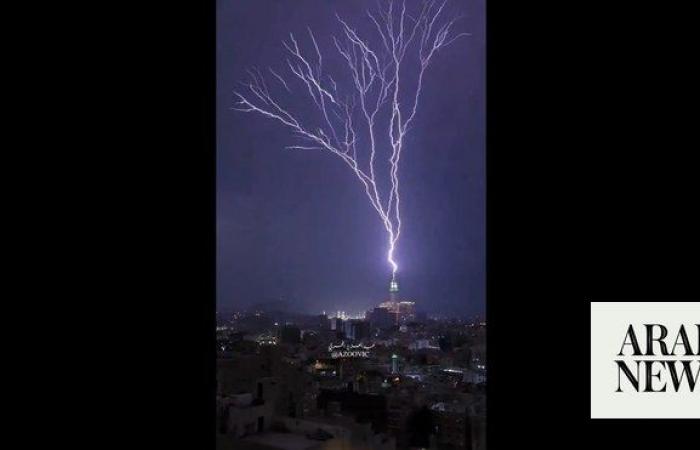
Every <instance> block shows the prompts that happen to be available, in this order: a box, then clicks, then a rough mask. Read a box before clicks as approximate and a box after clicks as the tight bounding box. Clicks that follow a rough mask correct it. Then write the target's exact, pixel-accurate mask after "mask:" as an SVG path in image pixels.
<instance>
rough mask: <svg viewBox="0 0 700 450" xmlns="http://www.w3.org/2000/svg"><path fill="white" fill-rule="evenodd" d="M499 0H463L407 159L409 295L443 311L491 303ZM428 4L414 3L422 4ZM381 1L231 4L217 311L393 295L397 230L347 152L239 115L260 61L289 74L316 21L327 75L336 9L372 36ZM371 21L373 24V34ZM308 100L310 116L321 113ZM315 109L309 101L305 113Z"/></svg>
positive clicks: (220, 93) (221, 57)
mask: <svg viewBox="0 0 700 450" xmlns="http://www.w3.org/2000/svg"><path fill="white" fill-rule="evenodd" d="M484 3H485V0H450V2H449V3H448V6H447V12H448V15H450V16H456V15H463V16H464V17H463V18H462V19H461V20H459V21H458V22H457V23H456V25H455V31H456V32H458V33H460V32H468V33H471V36H469V37H463V38H460V39H459V40H457V41H456V42H454V43H453V44H451V45H450V46H449V47H447V48H445V49H443V50H441V51H440V53H438V54H437V55H436V56H435V57H434V59H433V60H432V62H431V66H430V67H429V68H428V70H427V72H426V76H425V80H424V89H423V93H422V96H421V104H420V109H419V112H418V115H417V116H416V118H415V121H414V122H413V126H412V130H411V131H410V132H409V134H408V135H407V137H406V139H405V148H404V150H403V153H402V158H401V166H400V172H399V176H400V180H401V206H402V222H403V224H402V234H401V240H400V241H399V243H398V249H397V252H396V259H397V261H398V263H399V272H398V281H399V286H400V289H401V292H400V293H401V297H406V298H409V299H412V300H415V301H416V302H417V304H416V305H417V307H418V308H419V309H423V310H426V311H429V312H438V313H448V314H475V313H483V312H484V309H485V200H486V199H485V195H486V192H485V151H484V150H485V95H484V92H485V67H484V66H485V62H484V58H485V50H484V49H485V42H484V28H485V24H484V21H485V18H484ZM418 4H419V2H418V1H417V0H416V1H414V0H407V5H408V8H409V9H411V8H412V7H415V6H417V5H418ZM376 5H377V2H376V1H375V0H369V1H366V0H353V1H348V0H293V1H292V0H255V1H253V0H248V1H244V0H218V2H217V65H218V67H217V253H218V254H217V308H219V309H223V310H227V309H235V308H243V307H247V306H250V305H253V304H256V303H259V302H262V301H268V300H273V299H280V298H283V299H286V300H288V301H289V302H290V303H291V304H293V305H294V306H295V307H297V309H298V310H299V311H302V312H311V313H317V312H320V311H321V310H326V311H335V310H344V311H347V312H353V313H354V312H358V311H361V310H366V309H367V308H369V307H371V306H374V305H376V304H377V303H379V302H380V301H381V300H384V299H385V298H386V297H387V291H388V286H389V279H390V273H391V271H390V267H389V265H388V263H387V262H386V245H387V244H386V233H385V231H384V229H383V227H382V224H381V222H380V219H379V217H378V216H377V214H376V212H375V211H374V210H373V209H372V207H371V206H370V204H369V201H368V200H367V197H366V196H365V194H364V191H363V188H362V187H361V184H360V183H359V181H358V180H357V178H356V177H355V175H354V174H353V173H352V172H351V171H350V169H349V168H348V167H347V166H346V165H345V164H344V163H343V162H342V161H341V160H340V159H339V158H338V157H337V156H335V155H332V154H330V153H328V152H321V151H293V150H285V149H284V147H285V146H287V145H292V144H295V143H299V142H298V141H295V140H294V139H293V138H292V136H291V133H290V131H289V130H288V129H286V128H284V127H283V126H282V125H281V124H279V123H278V122H275V121H272V120H269V119H265V118H263V117H262V116H260V115H257V114H253V113H242V112H237V111H233V110H231V108H232V107H233V106H234V103H235V101H236V98H235V97H234V95H233V90H234V89H240V88H239V85H237V82H239V81H246V80H247V79H248V75H247V74H246V69H247V68H250V67H252V66H256V67H259V68H260V69H261V70H266V68H267V67H268V66H272V67H274V68H275V69H278V72H282V71H283V68H284V57H285V56H286V55H285V50H284V48H283V47H282V44H281V41H282V40H283V39H285V38H287V37H288V35H289V32H293V33H294V35H295V36H296V37H297V38H298V40H299V42H300V44H303V45H306V44H307V43H308V41H307V40H306V37H307V36H308V34H307V31H306V27H307V26H309V27H311V29H312V30H313V32H314V34H315V36H316V39H317V40H318V42H319V46H320V47H321V51H322V52H323V54H324V58H326V55H328V61H327V62H326V60H325V59H324V63H325V65H326V71H327V72H329V73H333V74H335V73H345V71H346V68H345V67H344V66H343V65H341V64H340V62H339V61H337V60H334V59H333V58H332V57H331V55H334V54H337V51H336V50H335V47H333V45H332V41H331V35H332V34H336V35H339V32H340V28H339V25H338V22H337V21H336V19H335V15H334V14H335V13H336V12H337V13H338V14H339V15H341V16H342V17H343V18H344V19H345V20H346V21H347V22H348V23H349V24H351V25H358V28H359V31H361V32H362V30H364V29H365V28H363V27H364V26H365V25H363V24H364V23H366V21H367V16H366V15H365V11H366V10H367V9H372V10H375V9H376V7H377V6H376ZM367 30H370V29H367ZM309 105H310V101H309V100H308V97H304V98H303V100H302V102H301V103H300V108H299V109H297V111H305V110H310V107H309ZM305 108H306V109H305Z"/></svg>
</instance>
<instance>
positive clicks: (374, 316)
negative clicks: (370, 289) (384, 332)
mask: <svg viewBox="0 0 700 450" xmlns="http://www.w3.org/2000/svg"><path fill="white" fill-rule="evenodd" d="M369 320H370V323H371V324H372V326H373V327H374V328H389V327H391V326H392V325H394V323H395V322H396V319H395V317H394V315H393V314H392V313H391V311H390V310H389V308H383V307H381V306H380V307H377V308H374V309H373V310H372V312H371V314H370V318H369Z"/></svg>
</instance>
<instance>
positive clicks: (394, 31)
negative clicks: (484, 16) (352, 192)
mask: <svg viewBox="0 0 700 450" xmlns="http://www.w3.org/2000/svg"><path fill="white" fill-rule="evenodd" d="M446 3H447V0H444V1H442V2H437V1H434V0H428V1H424V2H423V3H422V6H421V8H420V11H418V14H417V15H416V16H415V17H412V16H411V15H409V14H407V12H406V3H405V1H404V2H403V3H402V4H401V6H400V7H396V8H395V5H394V2H393V1H389V2H388V3H387V4H386V7H385V8H381V7H380V8H379V11H378V13H377V15H375V14H372V13H371V12H370V11H368V12H367V17H368V19H369V20H370V21H371V24H372V25H373V26H374V28H375V29H376V31H377V36H376V41H377V42H376V43H374V44H373V43H371V42H370V40H368V39H363V38H361V37H360V36H359V35H358V33H357V32H356V31H355V29H353V28H352V27H351V26H350V25H349V24H348V23H347V22H346V21H345V20H343V19H342V18H341V17H340V16H338V15H336V18H337V20H338V22H339V24H340V28H341V31H342V35H341V36H342V37H341V38H340V39H338V38H336V37H335V36H334V37H333V44H334V47H335V49H336V50H337V51H338V54H339V55H340V56H341V57H342V58H341V59H342V60H343V61H344V64H345V65H346V66H347V69H348V73H349V78H348V79H347V83H345V84H348V85H349V87H346V89H345V90H343V88H342V87H343V86H342V85H343V83H342V82H341V81H340V79H339V81H338V82H337V81H336V80H335V79H334V78H333V77H332V76H331V75H327V74H325V73H324V67H323V56H322V53H321V50H320V48H319V45H318V42H317V40H316V37H315V36H314V33H313V32H312V31H311V29H310V28H309V29H308V35H309V42H310V44H311V46H310V47H309V48H311V47H313V48H312V50H311V51H310V52H308V53H310V54H311V55H312V56H308V55H306V54H305V52H303V51H302V50H301V49H300V46H299V43H298V41H297V39H296V38H295V37H294V35H293V34H290V35H289V40H288V41H283V42H282V44H283V46H284V48H285V49H286V50H287V52H288V56H287V58H286V61H285V63H286V69H288V70H289V75H288V76H287V78H285V76H283V75H282V74H281V73H279V72H277V71H275V70H273V69H272V68H270V69H268V71H269V73H270V76H271V77H272V78H273V79H274V80H275V85H276V86H277V88H278V90H279V91H280V92H282V95H284V96H285V97H291V98H292V99H295V100H297V99H299V98H300V97H306V96H308V97H309V98H310V100H311V101H312V102H313V105H314V106H315V108H316V109H317V111H318V112H319V113H320V114H319V119H318V120H319V123H320V125H311V124H309V123H308V122H310V119H308V118H307V120H306V121H305V122H304V123H302V121H301V120H300V119H299V115H298V114H297V115H295V114H294V113H293V112H291V110H290V109H289V108H288V107H286V106H283V105H282V101H281V100H280V97H279V96H277V97H275V96H273V95H272V94H271V93H270V92H271V91H270V89H269V88H268V84H267V82H266V80H265V77H264V76H263V74H262V73H261V72H260V71H259V70H257V69H254V70H249V71H248V73H249V75H250V80H249V81H248V82H247V83H243V86H244V87H245V88H246V91H244V92H245V94H243V93H241V92H235V95H236V96H237V97H238V101H237V107H236V108H234V109H237V110H238V111H242V112H256V113H259V114H262V115H263V116H265V117H267V118H270V119H274V120H277V121H279V122H281V123H282V124H283V125H285V126H286V127H288V128H290V129H291V130H292V131H293V133H294V134H295V135H296V137H298V138H299V139H300V140H301V141H302V143H300V144H298V145H291V146H288V147H287V148H288V149H292V150H324V151H329V152H331V153H333V154H335V155H336V156H338V157H339V158H340V159H341V160H342V161H343V162H344V163H345V164H347V165H348V167H350V169H351V170H352V171H353V172H354V173H355V175H356V176H357V179H358V180H359V181H360V182H361V183H362V186H363V187H364V191H365V193H366V195H367V198H368V199H369V202H370V204H371V205H372V207H373V208H374V210H375V211H376V212H377V214H378V215H379V218H380V219H381V221H382V224H383V225H384V228H385V230H386V232H387V239H388V249H387V261H388V262H389V264H390V265H391V270H392V280H395V278H396V273H397V271H398V264H397V262H396V260H395V258H394V251H395V250H396V246H397V243H398V241H399V237H400V236H401V215H400V201H401V198H400V194H399V172H398V169H399V162H400V160H401V152H402V150H403V146H404V137H405V136H406V134H407V132H408V131H409V129H410V128H409V127H410V125H411V123H412V122H413V119H414V117H415V116H416V113H417V111H418V104H419V98H420V94H421V91H422V89H423V75H424V73H425V71H426V69H427V67H428V65H429V64H430V62H431V60H432V58H433V56H434V55H435V53H436V52H437V51H438V50H440V49H441V48H443V47H445V46H447V45H449V44H451V43H452V42H454V41H455V40H456V39H458V38H460V37H462V36H465V35H467V33H460V34H454V33H452V26H453V24H454V23H455V20H456V19H452V20H449V21H445V22H444V23H442V25H438V22H440V21H441V18H440V16H441V15H442V13H443V9H444V7H445V4H446ZM409 50H410V51H411V52H413V53H411V57H410V58H408V59H407V58H406V56H407V54H409ZM409 60H410V61H409ZM409 67H410V68H411V69H409ZM407 69H408V70H415V71H416V72H415V73H414V74H412V75H413V77H417V78H416V80H417V81H415V82H414V83H413V86H412V88H408V93H406V92H405V91H406V88H405V87H404V88H403V89H402V86H403V85H404V84H405V82H404V74H405V71H406V70H407ZM346 76H347V74H346ZM295 80H296V81H295ZM292 81H295V83H292ZM271 86H272V85H271ZM382 111H386V114H384V113H382ZM363 133H364V134H363ZM361 135H362V136H363V138H362V139H363V140H362V142H358V141H359V140H360V136H361ZM382 142H388V144H389V146H390V152H389V153H390V156H389V158H388V161H387V162H388V175H387V177H386V180H385V181H384V182H385V183H388V184H389V187H388V189H385V190H388V192H384V193H382V189H380V186H378V183H377V181H378V180H380V179H381V178H382V177H378V176H377V175H378V169H377V168H376V165H377V158H378V156H377V155H378V152H377V150H378V147H379V146H380V145H382V144H381V143H382ZM358 144H359V145H358ZM358 146H359V147H360V148H361V149H364V147H367V149H366V151H364V152H363V151H358ZM387 149H389V148H388V147H387Z"/></svg>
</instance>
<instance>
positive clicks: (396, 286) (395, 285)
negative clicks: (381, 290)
mask: <svg viewBox="0 0 700 450" xmlns="http://www.w3.org/2000/svg"><path fill="white" fill-rule="evenodd" d="M389 292H390V293H392V294H394V293H396V292H399V283H398V282H397V281H396V280H391V283H390V284H389Z"/></svg>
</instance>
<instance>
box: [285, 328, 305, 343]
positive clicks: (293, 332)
mask: <svg viewBox="0 0 700 450" xmlns="http://www.w3.org/2000/svg"><path fill="white" fill-rule="evenodd" d="M281 338H282V342H283V343H285V344H298V343H300V342H301V329H299V327H297V326H295V325H289V324H287V325H285V326H284V327H283V328H282V332H281Z"/></svg>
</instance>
